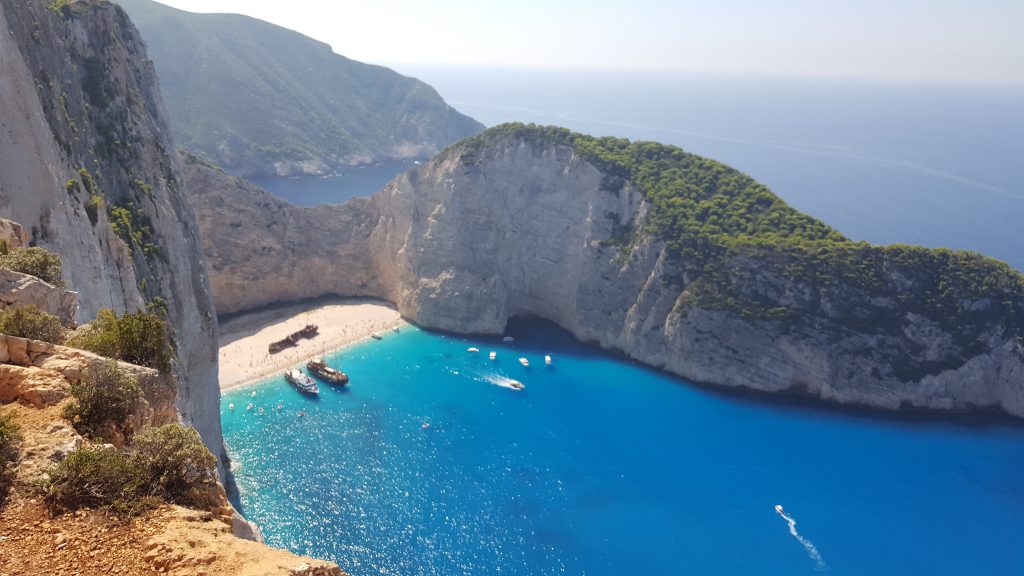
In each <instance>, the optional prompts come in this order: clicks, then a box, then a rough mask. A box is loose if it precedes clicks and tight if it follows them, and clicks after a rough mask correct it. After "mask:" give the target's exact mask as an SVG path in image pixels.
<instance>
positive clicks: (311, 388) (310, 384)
mask: <svg viewBox="0 0 1024 576" xmlns="http://www.w3.org/2000/svg"><path fill="white" fill-rule="evenodd" d="M284 379H285V380H287V381H288V383H289V384H291V385H292V386H294V387H295V389H296V390H298V391H299V392H302V393H303V394H312V395H314V396H315V395H317V394H319V393H320V389H319V388H317V386H316V382H314V381H313V379H312V378H310V377H309V376H307V375H305V374H303V373H302V371H301V370H299V369H298V368H293V369H291V370H289V371H287V372H285V373H284Z"/></svg>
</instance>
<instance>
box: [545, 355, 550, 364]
mask: <svg viewBox="0 0 1024 576" xmlns="http://www.w3.org/2000/svg"><path fill="white" fill-rule="evenodd" d="M544 363H545V364H547V365H548V366H551V356H545V357H544Z"/></svg>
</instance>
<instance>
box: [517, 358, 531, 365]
mask: <svg viewBox="0 0 1024 576" xmlns="http://www.w3.org/2000/svg"><path fill="white" fill-rule="evenodd" d="M519 363H520V364H522V365H523V366H529V365H530V361H529V360H527V359H526V358H520V359H519Z"/></svg>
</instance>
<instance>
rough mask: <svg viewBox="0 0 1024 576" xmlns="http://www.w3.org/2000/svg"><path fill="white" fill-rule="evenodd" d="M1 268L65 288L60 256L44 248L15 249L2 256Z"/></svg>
mask: <svg viewBox="0 0 1024 576" xmlns="http://www.w3.org/2000/svg"><path fill="white" fill-rule="evenodd" d="M0 268H5V269H7V270H13V271H15V272H21V273H22V274H28V275H29V276H35V277H36V278H39V279H40V280H42V281H44V282H49V283H50V284H53V285H54V286H57V287H60V288H63V287H64V265H63V263H62V262H61V260H60V256H58V255H57V254H54V253H53V252H50V251H49V250H44V249H43V248H38V247H32V248H15V249H14V250H11V251H10V252H9V253H7V254H0Z"/></svg>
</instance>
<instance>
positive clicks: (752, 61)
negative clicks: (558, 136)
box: [163, 0, 1024, 85]
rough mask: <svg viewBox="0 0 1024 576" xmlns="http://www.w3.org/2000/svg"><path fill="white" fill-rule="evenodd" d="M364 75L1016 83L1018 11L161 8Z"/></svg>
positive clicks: (177, 0)
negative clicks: (237, 24) (276, 39)
mask: <svg viewBox="0 0 1024 576" xmlns="http://www.w3.org/2000/svg"><path fill="white" fill-rule="evenodd" d="M163 3H164V4H169V5H171V6H175V7H177V8H181V9H184V10H190V11H193V12H234V13H240V14H247V15H249V16H253V17H256V18H260V19H262V20H267V21H269V22H273V23H275V24H279V25H281V26H284V27H286V28H291V29H292V30H297V31H299V32H302V33H303V34H306V35H308V36H311V37H313V38H316V39H318V40H321V41H323V42H326V43H328V44H330V45H331V46H332V48H333V49H334V51H335V52H337V53H339V54H343V55H345V56H347V57H349V58H354V59H356V60H362V61H364V62H370V63H374V64H385V65H400V64H438V65H487V66H507V67H521V68H531V67H545V68H606V69H634V70H635V69H651V70H690V71H715V72H722V73H741V74H751V73H753V74H764V75H785V76H812V77H852V78H882V79H901V80H911V81H913V80H928V81H941V82H954V83H985V84H992V83H994V84H1013V85H1024V0H844V1H839V0H770V1H766V0H714V1H711V0H504V1H500V2H499V1H494V0H419V1H412V0H358V1H348V0H342V1H333V2H324V1H322V0H288V1H286V2H281V1H277V0H163Z"/></svg>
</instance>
